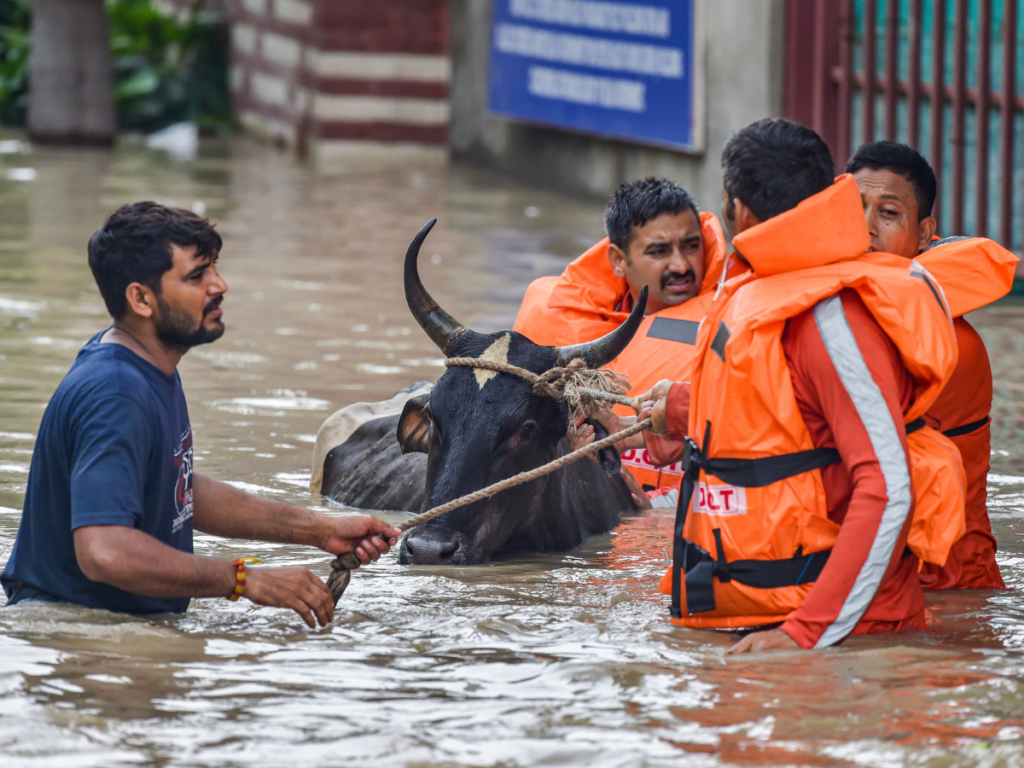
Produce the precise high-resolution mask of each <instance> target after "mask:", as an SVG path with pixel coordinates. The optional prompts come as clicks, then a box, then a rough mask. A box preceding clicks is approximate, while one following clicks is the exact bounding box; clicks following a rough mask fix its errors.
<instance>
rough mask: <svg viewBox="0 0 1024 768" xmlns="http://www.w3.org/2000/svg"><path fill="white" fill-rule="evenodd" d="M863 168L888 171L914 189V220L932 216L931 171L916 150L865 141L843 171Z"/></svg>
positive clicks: (884, 142) (932, 172) (900, 145)
mask: <svg viewBox="0 0 1024 768" xmlns="http://www.w3.org/2000/svg"><path fill="white" fill-rule="evenodd" d="M863 168H867V169H869V170H872V171H891V172H892V173H895V174H896V175H898V176H902V177H903V178H905V179H906V180H907V181H909V182H910V185H911V186H912V187H913V188H914V196H915V197H916V198H917V220H918V221H921V220H922V219H926V218H928V217H929V216H931V215H932V208H933V207H934V206H935V190H936V187H937V186H938V185H937V183H936V181H935V171H933V170H932V167H931V165H929V164H928V161H927V160H925V159H924V157H923V156H922V155H921V153H920V152H918V151H917V150H916V149H914V148H913V147H909V146H907V145H906V144H899V143H897V142H895V141H876V142H873V143H871V144H865V145H864V146H862V147H861V148H860V149H858V150H857V153H856V154H855V155H854V156H853V157H851V158H850V162H849V163H847V164H846V172H847V173H856V172H857V171H859V170H861V169H863Z"/></svg>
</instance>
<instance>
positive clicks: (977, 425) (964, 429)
mask: <svg viewBox="0 0 1024 768" xmlns="http://www.w3.org/2000/svg"><path fill="white" fill-rule="evenodd" d="M990 421H992V419H991V418H990V417H988V416H986V417H985V418H984V419H978V420H977V421H972V422H971V423H970V424H963V425H962V426H959V427H953V428H952V429H947V430H946V431H945V432H943V433H942V434H944V435H945V436H946V437H960V436H961V435H969V434H971V432H974V431H976V430H979V429H981V428H982V427H984V426H985V425H986V424H988V423H989V422H990Z"/></svg>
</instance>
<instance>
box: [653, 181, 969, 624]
mask: <svg viewBox="0 0 1024 768" xmlns="http://www.w3.org/2000/svg"><path fill="white" fill-rule="evenodd" d="M734 244H735V246H736V248H737V250H738V251H739V252H740V253H742V254H743V255H744V258H746V259H747V261H748V262H749V263H750V265H751V267H752V270H753V271H752V272H749V273H747V274H745V275H742V276H739V277H736V278H733V279H732V280H730V281H728V282H726V283H725V284H724V285H723V288H722V291H721V293H720V295H719V296H718V297H717V298H716V299H715V301H714V303H713V305H712V307H711V310H710V311H709V313H708V315H707V317H706V318H705V321H704V324H703V325H702V327H701V332H700V334H699V337H698V340H697V351H696V354H695V357H694V361H693V369H692V371H691V377H690V381H691V390H690V392H691V394H690V420H689V434H690V435H691V437H690V438H688V450H687V453H686V455H685V456H684V459H683V463H684V467H685V469H686V474H685V476H684V480H683V488H682V492H681V493H680V506H679V513H678V516H677V527H676V532H675V546H674V557H673V566H672V567H671V568H670V569H669V571H668V573H667V574H666V575H665V578H664V579H663V580H662V583H661V589H662V591H663V592H666V593H668V594H672V610H673V617H674V620H675V621H676V622H677V623H680V624H683V625H685V626H691V627H708V628H714V627H752V626H760V625H764V624H773V623H776V622H781V621H784V620H785V619H786V618H787V617H788V616H789V615H791V614H792V613H793V612H794V611H795V610H796V609H797V608H798V607H799V606H800V604H801V603H802V602H803V600H804V597H805V596H806V594H807V593H808V591H809V590H810V589H811V587H812V586H813V583H814V581H815V580H816V579H817V576H818V574H820V572H821V569H822V567H823V566H824V564H825V562H826V561H827V558H828V553H829V552H830V550H831V548H832V546H833V544H834V542H835V540H836V536H837V534H838V531H839V526H838V525H837V524H836V523H834V522H832V521H831V520H830V519H829V517H828V511H827V507H826V499H825V491H824V486H823V484H822V479H821V471H820V470H821V467H824V466H827V465H828V464H831V463H834V462H836V461H838V460H839V456H838V452H837V451H835V450H830V449H829V450H827V449H816V448H815V447H814V443H813V441H812V438H811V435H810V433H809V432H808V430H807V427H806V426H805V425H804V422H803V419H802V417H801V415H800V410H799V406H798V404H797V401H796V396H795V394H794V390H793V384H792V380H791V378H790V373H789V367H788V365H787V363H786V358H785V355H784V353H783V348H782V333H783V330H784V328H785V325H786V321H787V320H788V319H789V318H792V317H795V316H796V315H798V314H800V313H801V312H803V311H805V310H808V309H810V308H812V307H815V305H817V304H818V303H819V302H821V301H823V300H824V299H827V298H829V297H831V296H834V295H835V294H837V293H838V292H839V291H841V290H843V289H845V288H850V289H853V290H855V291H856V292H857V293H858V295H859V296H860V298H861V299H862V300H863V301H864V303H865V305H866V306H867V308H868V310H869V311H870V312H871V314H872V316H873V317H874V318H875V320H876V321H877V322H878V323H879V325H880V326H881V328H882V329H883V331H884V332H885V333H886V335H888V336H889V338H890V339H891V340H892V341H893V343H894V344H895V345H896V347H897V349H898V350H899V353H900V356H901V359H902V362H903V364H904V366H905V367H906V369H907V371H908V372H909V374H910V376H911V378H912V380H913V384H914V393H913V399H912V405H911V406H910V408H909V411H908V412H907V413H906V414H905V415H904V416H905V420H906V421H907V422H908V423H914V422H917V420H918V419H920V418H921V416H922V415H923V414H924V413H925V411H926V410H927V408H928V406H929V405H931V403H932V402H934V400H935V398H936V397H937V396H938V394H939V392H940V391H941V390H942V388H943V386H945V383H946V381H947V380H948V378H949V376H950V374H951V373H952V371H953V368H954V366H955V365H956V359H957V358H956V355H957V347H956V338H955V335H954V332H953V326H952V322H951V318H950V316H949V310H948V307H947V306H946V304H945V302H944V300H943V298H942V291H941V288H940V287H939V286H938V285H937V284H936V283H935V281H934V280H933V279H932V278H931V276H930V275H929V274H928V273H927V271H926V270H925V269H923V268H922V267H921V266H920V265H918V264H916V263H914V262H908V261H907V260H906V259H903V258H899V257H896V256H893V255H891V254H881V253H865V251H866V250H867V248H868V246H869V245H870V239H869V235H868V231H867V225H866V222H865V220H864V215H863V212H862V209H861V202H860V192H859V191H858V189H857V185H856V183H855V182H854V181H853V178H852V177H850V176H844V177H842V178H840V179H839V180H837V182H836V183H835V184H834V185H833V186H832V187H830V188H829V189H828V190H825V191H824V192H821V193H820V194H818V195H815V196H813V197H811V198H809V199H808V200H805V201H804V202H803V203H801V204H800V205H799V206H798V207H797V208H795V209H793V210H791V211H787V212H786V213H784V214H782V215H780V216H777V217H775V218H773V219H770V220H769V221H766V222H764V223H762V224H760V225H758V226H757V227H754V228H752V229H751V230H748V231H747V232H744V233H741V234H740V235H739V236H737V237H736V238H735V239H734ZM915 426H916V425H915ZM908 431H910V430H909V429H908ZM694 438H696V439H694ZM698 441H699V442H698ZM908 443H909V447H910V453H911V462H912V466H913V478H912V482H913V485H914V489H915V491H916V493H917V496H918V500H917V504H916V506H915V509H914V512H913V514H914V518H913V523H912V528H911V532H910V539H909V541H908V546H910V547H911V549H912V550H913V551H914V552H915V554H917V555H918V556H919V557H922V558H924V559H930V560H944V558H945V553H948V551H949V547H950V546H951V545H952V543H953V542H954V541H955V540H956V539H957V538H959V536H960V535H961V534H962V532H963V514H964V513H963V510H964V488H963V485H964V480H963V468H962V466H961V464H960V461H959V455H958V454H957V453H956V448H955V446H953V445H952V443H950V441H949V440H948V439H947V438H945V437H943V436H942V435H941V434H939V433H938V432H936V431H935V430H932V429H930V428H928V427H924V428H920V429H917V430H916V431H914V432H913V433H912V434H910V435H909V437H908ZM691 507H692V509H691Z"/></svg>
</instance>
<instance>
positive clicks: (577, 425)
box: [566, 413, 597, 461]
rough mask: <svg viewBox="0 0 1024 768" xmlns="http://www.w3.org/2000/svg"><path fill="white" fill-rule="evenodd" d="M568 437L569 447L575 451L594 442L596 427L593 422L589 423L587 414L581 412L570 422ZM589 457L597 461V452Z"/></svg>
mask: <svg viewBox="0 0 1024 768" xmlns="http://www.w3.org/2000/svg"><path fill="white" fill-rule="evenodd" d="M566 437H568V438H569V447H570V448H571V449H572V450H574V451H578V450H579V449H580V448H586V447H587V446H588V445H590V444H591V443H592V442H594V427H593V425H591V424H587V420H586V416H585V415H584V414H582V413H581V414H579V415H578V416H576V420H575V421H572V422H570V424H569V431H568V433H567V434H566ZM587 458H588V459H590V460H591V461H597V454H593V455H591V456H588V457H587Z"/></svg>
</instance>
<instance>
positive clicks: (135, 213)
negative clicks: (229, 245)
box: [89, 202, 222, 320]
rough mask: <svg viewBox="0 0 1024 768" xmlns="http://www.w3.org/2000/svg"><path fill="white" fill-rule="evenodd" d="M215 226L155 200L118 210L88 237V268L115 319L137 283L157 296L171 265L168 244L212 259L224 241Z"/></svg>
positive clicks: (121, 311)
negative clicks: (194, 250) (129, 287)
mask: <svg viewBox="0 0 1024 768" xmlns="http://www.w3.org/2000/svg"><path fill="white" fill-rule="evenodd" d="M213 226H214V225H213V223H212V222H211V221H210V220H209V219H204V218H202V217H200V216H197V215H196V214H194V213H192V212H191V211H186V210H182V209H181V208H168V207H166V206H163V205H159V204H157V203H153V202H142V203H132V204H131V205H125V206H122V207H121V208H118V209H117V210H116V211H115V212H114V213H112V214H111V215H110V216H109V217H108V218H107V220H106V221H105V222H103V226H102V227H100V228H99V229H98V230H97V231H96V233H95V234H94V235H93V236H92V237H91V238H89V269H91V270H92V276H93V278H95V280H96V285H97V287H98V288H99V289H100V295H101V296H103V302H104V303H105V304H106V305H107V311H108V312H109V313H110V316H111V317H113V318H114V319H115V320H117V319H118V318H120V317H122V316H123V315H124V313H125V311H126V310H127V308H128V299H127V297H126V296H125V292H126V291H127V290H128V286H129V285H131V284H132V283H141V284H142V285H145V286H148V287H149V288H152V289H153V291H154V292H155V293H156V294H157V295H159V294H160V284H161V283H160V281H161V278H162V277H163V276H164V273H165V272H167V271H168V270H169V269H170V268H171V266H172V265H173V263H174V256H173V253H172V251H171V244H172V243H173V244H174V245H177V246H179V247H182V248H189V247H192V246H195V247H196V250H197V254H198V255H199V256H209V257H212V258H214V259H216V258H217V255H218V254H219V253H220V248H221V245H222V241H221V238H220V235H218V234H217V232H216V231H214V228H213Z"/></svg>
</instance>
